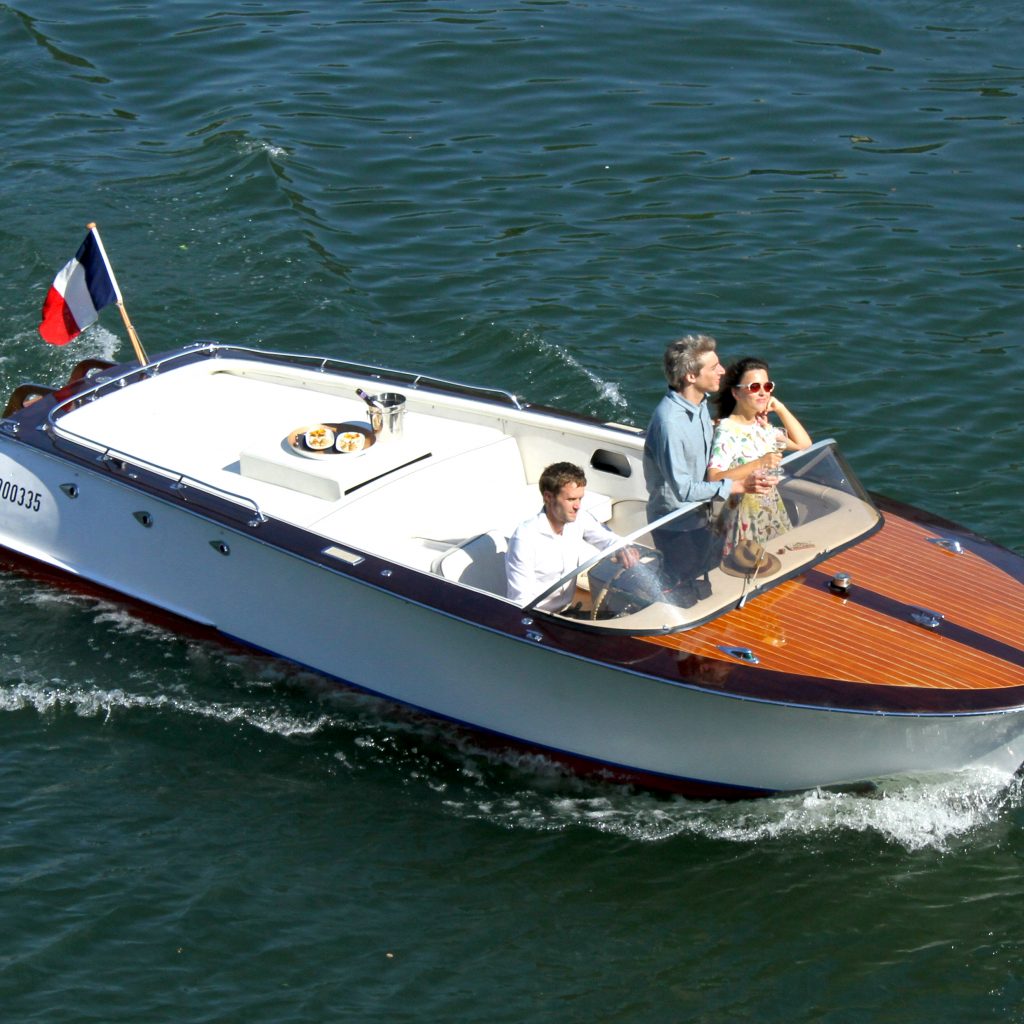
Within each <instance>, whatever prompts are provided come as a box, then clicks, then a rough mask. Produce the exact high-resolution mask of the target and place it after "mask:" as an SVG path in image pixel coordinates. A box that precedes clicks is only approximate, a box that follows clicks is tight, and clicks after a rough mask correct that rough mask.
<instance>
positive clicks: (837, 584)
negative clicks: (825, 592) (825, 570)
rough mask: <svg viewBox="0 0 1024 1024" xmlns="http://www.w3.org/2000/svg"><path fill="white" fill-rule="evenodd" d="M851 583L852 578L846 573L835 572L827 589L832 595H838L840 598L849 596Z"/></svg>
mask: <svg viewBox="0 0 1024 1024" xmlns="http://www.w3.org/2000/svg"><path fill="white" fill-rule="evenodd" d="M852 582H853V579H852V577H851V576H850V574H849V573H848V572H837V573H835V574H833V576H832V579H830V580H829V581H828V589H829V590H831V591H832V593H833V594H838V595H839V596H840V597H849V596H850V584H851V583H852Z"/></svg>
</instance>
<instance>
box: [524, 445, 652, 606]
mask: <svg viewBox="0 0 1024 1024" xmlns="http://www.w3.org/2000/svg"><path fill="white" fill-rule="evenodd" d="M586 486H587V478H586V476H584V474H583V470H582V469H580V467H579V466H575V465H573V464H572V463H571V462H556V463H554V464H553V465H551V466H548V467H547V469H545V470H544V472H543V473H541V475H540V493H541V497H542V498H543V499H544V507H543V508H542V509H541V510H540V511H539V512H538V513H537V514H536V515H535V516H531V517H530V518H529V519H526V520H524V521H523V522H522V523H520V524H519V526H518V527H516V532H515V533H514V534H513V535H512V538H511V539H510V540H509V542H508V551H507V552H506V554H505V578H506V581H507V594H508V597H509V598H510V599H511V600H513V601H515V602H516V604H519V605H526V604H529V603H530V602H531V601H532V600H533V599H534V598H535V597H536V596H537V595H538V594H541V593H543V592H544V591H545V590H547V589H548V587H550V586H551V585H552V584H553V583H555V582H557V581H558V580H560V579H561V578H562V577H563V576H565V575H566V573H569V572H572V570H573V569H575V568H576V567H577V566H578V565H581V564H582V563H583V562H584V561H585V560H586V559H587V557H589V556H591V555H592V554H593V548H597V549H598V550H603V549H604V548H607V547H610V546H611V545H613V544H617V543H618V542H619V540H620V538H619V537H618V535H617V534H615V533H612V531H611V530H609V529H608V528H607V527H605V526H603V525H602V524H601V523H599V522H598V521H597V520H596V519H595V518H594V517H593V516H592V515H591V514H590V513H589V512H586V511H581V510H580V502H581V501H582V500H583V494H584V490H585V488H586ZM584 542H585V543H584ZM587 545H591V547H590V548H589V549H588V547H587ZM615 557H616V558H617V559H618V560H619V561H620V562H622V564H623V565H626V566H631V565H635V564H636V562H637V558H638V556H637V552H636V550H635V549H634V548H625V549H623V550H622V551H620V552H619V553H618V554H617V555H616V556H615ZM573 591H574V582H573V581H572V580H570V581H569V582H568V583H567V584H566V585H565V586H563V587H559V589H558V590H556V591H554V592H552V593H551V594H549V595H548V596H547V597H546V598H544V600H543V601H542V602H541V603H540V604H538V605H537V608H538V610H540V611H548V612H557V611H561V610H562V609H564V608H565V607H566V606H567V605H568V604H569V603H570V602H571V601H572V599H573V596H574V594H573Z"/></svg>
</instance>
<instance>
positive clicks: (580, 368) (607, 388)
mask: <svg viewBox="0 0 1024 1024" xmlns="http://www.w3.org/2000/svg"><path fill="white" fill-rule="evenodd" d="M521 341H522V342H523V344H525V345H526V346H527V347H528V348H531V349H533V350H534V351H537V352H543V353H546V354H548V355H550V356H554V358H555V359H557V360H558V361H559V362H560V363H562V364H564V365H565V366H567V367H569V369H570V370H573V371H574V372H576V373H578V374H581V375H582V376H583V377H585V378H586V379H587V380H588V381H589V382H590V383H591V384H592V385H593V387H594V390H595V391H597V393H598V395H599V396H600V397H601V398H603V399H605V400H606V401H609V402H611V403H612V404H613V405H616V406H618V407H619V408H620V409H625V408H626V407H627V406H628V405H629V403H628V402H627V401H626V399H625V398H624V397H623V396H622V392H621V390H620V389H619V385H618V384H616V383H614V382H613V381H606V380H603V379H602V378H601V377H599V376H598V375H597V374H596V373H594V372H593V371H592V370H589V369H588V368H587V367H586V366H584V365H583V364H582V363H581V362H580V361H579V360H578V359H577V358H576V357H575V356H574V355H573V354H572V353H571V352H569V351H567V350H566V349H564V348H562V346H561V345H553V344H552V343H551V342H549V341H546V340H545V339H544V338H541V337H538V336H537V335H536V334H533V333H530V334H526V335H524V336H523V338H522V339H521Z"/></svg>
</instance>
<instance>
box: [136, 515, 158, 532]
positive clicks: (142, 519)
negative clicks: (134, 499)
mask: <svg viewBox="0 0 1024 1024" xmlns="http://www.w3.org/2000/svg"><path fill="white" fill-rule="evenodd" d="M132 515H133V516H134V517H135V519H136V521H137V522H139V523H141V524H142V525H143V526H145V527H146V529H147V530H148V529H149V528H150V527H151V526H152V525H153V517H152V516H151V515H150V514H149V513H148V512H133V513H132Z"/></svg>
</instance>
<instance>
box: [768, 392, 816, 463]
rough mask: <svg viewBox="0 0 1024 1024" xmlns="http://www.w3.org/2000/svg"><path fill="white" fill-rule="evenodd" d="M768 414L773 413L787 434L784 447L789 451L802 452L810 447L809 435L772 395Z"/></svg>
mask: <svg viewBox="0 0 1024 1024" xmlns="http://www.w3.org/2000/svg"><path fill="white" fill-rule="evenodd" d="M768 412H773V413H775V415H776V416H778V417H779V420H780V421H781V423H782V425H783V426H784V427H785V428H786V433H787V434H789V443H788V444H787V445H786V448H787V449H789V450H790V451H803V449H804V448H810V447H811V445H812V444H813V442H812V441H811V435H810V434H808V433H807V431H806V430H804V428H803V424H802V423H801V422H800V421H799V420H798V419H797V418H796V417H795V416H794V415H793V414H792V413H791V412H790V411H789V409H787V408H786V406H784V405H783V404H782V403H781V402H780V401H779V400H778V399H777V398H776V397H775V396H774V395H773V396H772V399H771V401H770V402H769V403H768Z"/></svg>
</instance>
